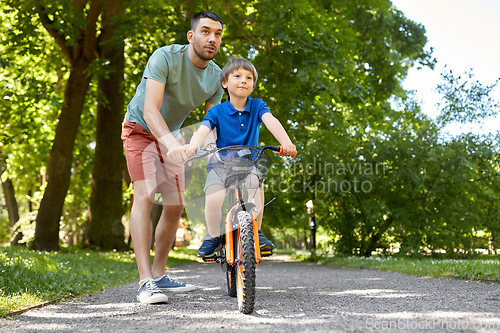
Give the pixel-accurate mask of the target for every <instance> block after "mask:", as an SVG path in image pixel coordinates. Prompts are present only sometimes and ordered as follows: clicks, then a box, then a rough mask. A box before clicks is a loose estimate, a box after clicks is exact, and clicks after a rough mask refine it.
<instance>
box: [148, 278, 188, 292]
mask: <svg viewBox="0 0 500 333" xmlns="http://www.w3.org/2000/svg"><path fill="white" fill-rule="evenodd" d="M155 283H156V286H157V287H158V289H160V290H161V291H163V292H166V291H174V292H182V291H191V290H195V289H196V287H195V286H194V285H192V284H187V283H182V282H178V281H176V277H174V276H168V275H167V274H163V276H161V277H159V278H158V279H156V280H155Z"/></svg>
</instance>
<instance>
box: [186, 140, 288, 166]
mask: <svg viewBox="0 0 500 333" xmlns="http://www.w3.org/2000/svg"><path fill="white" fill-rule="evenodd" d="M216 150H217V148H213V149H207V148H206V147H200V148H197V149H196V155H194V156H191V157H190V158H188V159H187V160H185V161H184V164H186V163H188V162H191V161H193V160H195V159H198V158H202V157H205V156H207V155H209V154H211V153H213V152H215V151H216ZM262 150H272V151H275V152H277V153H278V155H280V156H283V155H282V154H283V147H282V146H270V145H268V146H263V147H262ZM295 156H297V152H295V155H293V156H292V157H295Z"/></svg>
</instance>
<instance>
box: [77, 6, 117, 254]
mask: <svg viewBox="0 0 500 333" xmlns="http://www.w3.org/2000/svg"><path fill="white" fill-rule="evenodd" d="M122 10H123V0H120V1H118V0H116V1H113V2H111V3H109V4H108V5H107V6H106V7H105V8H104V11H103V23H102V24H103V25H102V28H101V37H100V50H101V52H100V57H102V58H106V59H109V60H110V64H109V67H108V68H109V69H111V71H110V73H108V75H107V76H106V77H105V76H101V77H100V78H99V80H98V91H99V93H100V98H99V99H98V100H99V104H98V106H97V128H96V149H95V156H94V168H93V172H92V188H91V194H90V218H89V223H88V226H87V228H88V230H87V232H86V235H87V236H88V243H89V244H91V245H92V246H96V247H99V248H102V249H125V248H126V244H125V241H124V226H123V224H122V216H123V193H122V192H123V182H122V170H123V148H122V140H121V139H120V133H121V123H122V121H123V110H124V93H123V90H122V87H121V84H122V82H123V72H124V67H125V56H124V44H123V38H121V39H118V40H120V42H118V43H117V42H116V41H114V40H113V37H115V36H114V35H115V33H116V30H117V28H119V22H118V21H113V17H116V15H119V14H120V13H121V12H122Z"/></svg>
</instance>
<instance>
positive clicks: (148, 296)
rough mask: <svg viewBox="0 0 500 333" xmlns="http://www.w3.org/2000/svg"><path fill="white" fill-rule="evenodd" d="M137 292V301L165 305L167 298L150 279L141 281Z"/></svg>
mask: <svg viewBox="0 0 500 333" xmlns="http://www.w3.org/2000/svg"><path fill="white" fill-rule="evenodd" d="M139 285H140V287H139V290H138V291H137V300H138V301H139V302H141V303H145V304H153V303H166V302H168V297H167V295H165V294H164V293H163V292H162V291H161V290H160V289H158V287H157V286H156V283H155V282H154V281H153V279H151V278H147V279H144V280H141V281H140V282H139Z"/></svg>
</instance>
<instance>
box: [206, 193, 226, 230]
mask: <svg viewBox="0 0 500 333" xmlns="http://www.w3.org/2000/svg"><path fill="white" fill-rule="evenodd" d="M205 193H206V197H205V219H206V221H207V232H208V234H209V235H210V237H212V238H214V237H219V236H220V224H221V219H222V213H221V210H222V205H223V204H224V199H225V198H226V189H225V188H224V187H223V186H222V185H211V186H209V187H208V188H207V189H206V191H205Z"/></svg>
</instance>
